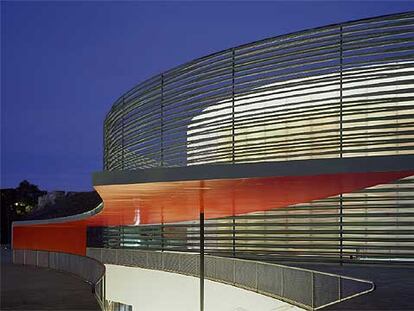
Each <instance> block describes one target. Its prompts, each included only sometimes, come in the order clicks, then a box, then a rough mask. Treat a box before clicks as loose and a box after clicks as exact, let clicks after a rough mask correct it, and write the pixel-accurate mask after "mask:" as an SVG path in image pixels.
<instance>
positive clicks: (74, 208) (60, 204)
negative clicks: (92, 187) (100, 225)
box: [22, 191, 102, 220]
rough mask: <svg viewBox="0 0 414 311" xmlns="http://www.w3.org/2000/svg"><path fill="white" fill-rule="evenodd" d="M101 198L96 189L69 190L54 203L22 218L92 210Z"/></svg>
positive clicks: (46, 217)
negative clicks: (84, 190) (83, 190)
mask: <svg viewBox="0 0 414 311" xmlns="http://www.w3.org/2000/svg"><path fill="white" fill-rule="evenodd" d="M101 201H102V200H101V198H100V197H99V195H98V193H97V192H95V191H90V192H68V193H66V194H65V195H62V196H60V197H57V198H56V200H55V202H54V204H47V205H46V206H44V207H43V208H41V209H37V210H35V211H33V212H32V213H30V214H28V215H26V216H25V217H24V218H23V219H22V220H39V219H50V218H56V217H65V216H71V215H76V214H80V213H84V212H87V211H90V210H92V209H94V208H95V207H97V206H98V204H99V203H100V202H101Z"/></svg>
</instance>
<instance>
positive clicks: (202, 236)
mask: <svg viewBox="0 0 414 311" xmlns="http://www.w3.org/2000/svg"><path fill="white" fill-rule="evenodd" d="M203 188H204V181H201V182H200V311H204V189H203Z"/></svg>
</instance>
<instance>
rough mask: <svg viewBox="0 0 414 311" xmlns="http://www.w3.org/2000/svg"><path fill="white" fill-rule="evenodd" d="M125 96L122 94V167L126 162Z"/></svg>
mask: <svg viewBox="0 0 414 311" xmlns="http://www.w3.org/2000/svg"><path fill="white" fill-rule="evenodd" d="M124 110H125V98H124V96H122V118H121V161H122V162H121V163H122V169H124V168H125V165H124V162H125V159H124V158H125V153H124V152H125V146H124V144H125V142H124V126H125V124H124V118H125V111H124Z"/></svg>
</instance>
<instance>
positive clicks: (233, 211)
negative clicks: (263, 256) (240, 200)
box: [231, 189, 236, 257]
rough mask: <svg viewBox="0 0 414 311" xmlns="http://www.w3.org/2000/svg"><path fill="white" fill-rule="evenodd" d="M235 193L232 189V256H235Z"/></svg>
mask: <svg viewBox="0 0 414 311" xmlns="http://www.w3.org/2000/svg"><path fill="white" fill-rule="evenodd" d="M234 196H235V193H234V189H233V190H232V193H231V207H232V214H233V218H232V248H233V249H232V255H233V257H236V218H235V214H236V202H235V197H234Z"/></svg>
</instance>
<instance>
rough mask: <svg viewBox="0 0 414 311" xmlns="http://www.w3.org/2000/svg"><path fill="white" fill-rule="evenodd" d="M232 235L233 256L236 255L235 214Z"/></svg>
mask: <svg viewBox="0 0 414 311" xmlns="http://www.w3.org/2000/svg"><path fill="white" fill-rule="evenodd" d="M232 236H233V239H232V240H233V257H236V219H235V218H234V215H233V226H232Z"/></svg>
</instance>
